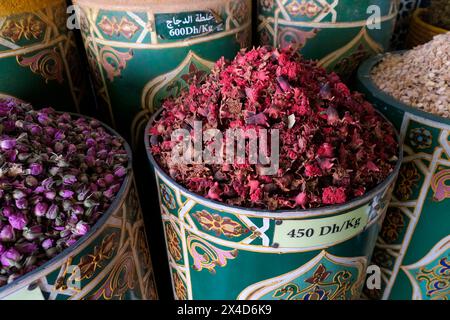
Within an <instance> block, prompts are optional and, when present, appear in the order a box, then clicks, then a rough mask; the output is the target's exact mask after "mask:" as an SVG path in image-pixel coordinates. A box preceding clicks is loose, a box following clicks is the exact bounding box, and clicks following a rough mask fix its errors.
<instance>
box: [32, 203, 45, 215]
mask: <svg viewBox="0 0 450 320" xmlns="http://www.w3.org/2000/svg"><path fill="white" fill-rule="evenodd" d="M47 209H48V205H47V204H46V203H44V202H40V203H38V204H36V205H35V207H34V211H33V212H34V214H35V215H36V216H37V217H42V216H45V214H46V213H47Z"/></svg>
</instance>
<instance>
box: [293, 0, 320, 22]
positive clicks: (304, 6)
mask: <svg viewBox="0 0 450 320" xmlns="http://www.w3.org/2000/svg"><path fill="white" fill-rule="evenodd" d="M286 9H287V11H288V12H289V13H290V14H291V15H293V16H299V15H300V16H306V17H308V18H314V17H315V16H317V15H318V14H319V13H320V12H322V7H320V6H318V5H317V4H316V3H315V2H314V1H313V0H300V1H298V0H293V1H292V2H291V3H290V4H288V5H287V6H286Z"/></svg>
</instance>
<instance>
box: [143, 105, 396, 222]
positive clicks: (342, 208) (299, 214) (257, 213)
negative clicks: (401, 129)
mask: <svg viewBox="0 0 450 320" xmlns="http://www.w3.org/2000/svg"><path fill="white" fill-rule="evenodd" d="M161 112H162V109H161V108H160V109H159V110H158V111H156V112H155V113H154V114H153V116H152V117H151V118H150V120H149V121H148V123H147V126H146V128H145V134H144V139H145V141H144V143H145V149H146V152H147V156H148V159H149V162H150V164H151V165H152V166H153V168H154V170H155V171H156V172H157V173H158V174H159V175H161V176H162V177H163V178H164V179H166V180H168V181H169V182H170V183H171V184H173V185H174V186H176V188H178V189H179V190H180V191H181V192H182V193H184V194H186V195H188V196H189V197H190V198H192V199H193V200H195V201H197V202H200V203H212V204H213V205H214V209H216V210H223V211H233V212H235V211H239V213H240V214H242V215H249V216H252V217H259V218H274V219H299V218H314V217H319V216H324V215H337V214H341V213H345V212H348V211H350V210H352V209H354V208H358V207H361V206H363V205H365V204H367V203H368V202H370V201H371V200H372V199H374V198H375V197H376V196H377V195H378V194H380V193H382V192H383V191H385V190H387V189H388V188H389V187H390V186H391V185H392V184H393V183H394V181H395V179H396V178H397V175H398V173H399V171H400V167H401V165H402V162H403V145H402V143H401V141H400V135H399V133H398V131H397V129H396V128H395V126H394V125H393V124H392V123H391V122H390V121H389V120H388V119H387V118H386V117H385V116H384V115H383V114H382V113H380V112H379V111H377V110H376V112H377V113H378V114H379V115H380V116H381V117H383V119H385V120H386V121H387V122H388V123H389V124H390V125H391V126H392V128H393V129H394V132H395V135H396V137H397V141H398V145H399V150H398V153H399V154H398V155H397V156H398V160H397V163H396V165H395V167H394V170H393V171H392V172H391V174H390V175H389V176H388V177H387V178H386V179H385V180H384V181H383V182H382V183H380V184H378V185H377V186H376V187H375V188H373V189H372V190H370V191H369V192H367V193H366V194H365V195H363V196H361V197H357V198H355V199H353V200H351V201H349V202H347V203H345V204H342V205H332V206H324V207H320V208H314V209H289V210H268V209H256V208H245V207H239V206H232V205H229V204H226V203H223V202H219V201H216V200H212V199H207V198H205V197H202V196H200V195H198V194H196V193H194V192H192V191H190V190H188V189H187V188H186V187H184V186H182V185H181V184H179V183H178V182H176V181H175V180H174V179H172V178H171V177H170V176H169V175H168V174H167V173H166V172H165V171H164V170H163V169H162V168H161V167H160V166H159V164H158V162H157V161H156V160H155V158H154V157H153V154H152V153H151V152H150V134H149V132H150V127H151V126H152V124H153V123H154V122H155V121H156V119H157V118H158V117H159V115H160V114H161Z"/></svg>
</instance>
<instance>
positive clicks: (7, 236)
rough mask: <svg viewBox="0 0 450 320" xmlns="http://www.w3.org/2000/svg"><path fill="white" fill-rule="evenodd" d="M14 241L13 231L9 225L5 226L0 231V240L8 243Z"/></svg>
mask: <svg viewBox="0 0 450 320" xmlns="http://www.w3.org/2000/svg"><path fill="white" fill-rule="evenodd" d="M15 239H16V236H15V233H14V229H13V227H11V226H10V225H6V226H4V227H3V228H2V230H1V231H0V240H1V241H2V242H10V241H14V240H15Z"/></svg>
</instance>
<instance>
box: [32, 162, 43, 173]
mask: <svg viewBox="0 0 450 320" xmlns="http://www.w3.org/2000/svg"><path fill="white" fill-rule="evenodd" d="M43 170H44V169H43V168H42V164H40V163H32V164H31V165H30V172H31V175H33V176H38V175H40V174H41V173H42V172H43Z"/></svg>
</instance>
